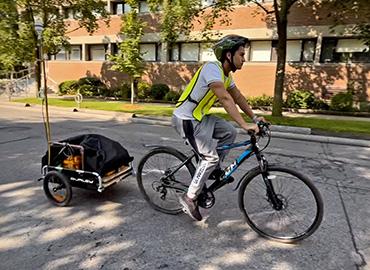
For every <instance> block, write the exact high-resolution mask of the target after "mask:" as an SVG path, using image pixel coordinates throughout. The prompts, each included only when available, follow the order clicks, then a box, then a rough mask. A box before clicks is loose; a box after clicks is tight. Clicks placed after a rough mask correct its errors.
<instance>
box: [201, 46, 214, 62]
mask: <svg viewBox="0 0 370 270" xmlns="http://www.w3.org/2000/svg"><path fill="white" fill-rule="evenodd" d="M216 60H217V58H216V55H215V53H214V52H213V49H212V47H211V45H210V44H206V43H203V44H201V46H200V61H202V62H207V61H216Z"/></svg>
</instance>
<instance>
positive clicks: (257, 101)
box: [248, 94, 274, 107]
mask: <svg viewBox="0 0 370 270" xmlns="http://www.w3.org/2000/svg"><path fill="white" fill-rule="evenodd" d="M273 100H274V98H273V97H270V96H266V95H265V94H263V95H262V96H259V97H249V98H248V104H249V105H250V106H251V107H261V106H272V102H273Z"/></svg>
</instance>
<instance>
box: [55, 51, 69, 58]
mask: <svg viewBox="0 0 370 270" xmlns="http://www.w3.org/2000/svg"><path fill="white" fill-rule="evenodd" d="M55 60H67V53H66V50H65V49H64V48H62V49H61V50H60V51H59V52H58V53H57V54H56V55H55Z"/></svg>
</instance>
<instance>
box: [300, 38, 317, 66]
mask: <svg viewBox="0 0 370 270" xmlns="http://www.w3.org/2000/svg"><path fill="white" fill-rule="evenodd" d="M315 51H316V40H310V39H307V40H303V46H302V59H301V61H302V62H313V61H314V59H315Z"/></svg>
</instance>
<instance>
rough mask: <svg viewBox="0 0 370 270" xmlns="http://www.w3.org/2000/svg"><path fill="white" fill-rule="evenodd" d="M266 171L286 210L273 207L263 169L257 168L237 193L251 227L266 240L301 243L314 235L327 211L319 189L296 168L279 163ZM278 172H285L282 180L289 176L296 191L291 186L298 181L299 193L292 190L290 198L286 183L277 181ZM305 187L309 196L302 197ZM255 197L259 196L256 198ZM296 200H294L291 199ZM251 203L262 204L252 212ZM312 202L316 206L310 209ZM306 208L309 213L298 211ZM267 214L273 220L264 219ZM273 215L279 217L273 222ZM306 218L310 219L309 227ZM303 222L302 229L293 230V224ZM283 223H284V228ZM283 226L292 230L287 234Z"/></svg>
mask: <svg viewBox="0 0 370 270" xmlns="http://www.w3.org/2000/svg"><path fill="white" fill-rule="evenodd" d="M267 172H268V175H269V178H270V179H271V183H272V185H273V187H274V190H275V192H276V194H277V195H278V198H279V199H280V200H281V201H282V202H283V209H281V210H275V209H274V208H273V207H272V204H271V203H270V202H269V200H268V196H267V193H266V185H265V183H264V182H263V178H262V175H261V169H260V168H259V167H256V168H254V169H252V170H251V171H249V172H248V173H246V174H245V175H244V176H243V180H242V184H241V186H240V189H239V196H238V200H239V208H240V210H241V211H242V213H243V214H244V217H245V219H246V221H247V223H248V224H249V226H250V227H251V228H252V229H253V230H254V231H255V232H257V233H258V234H259V235H261V236H263V237H265V238H267V239H270V240H275V241H278V242H283V243H294V242H298V241H301V240H303V239H305V238H307V237H309V236H310V235H312V234H313V233H314V232H315V231H316V230H317V228H318V227H319V226H320V224H321V221H322V218H323V214H324V206H323V201H322V197H321V195H320V192H319V190H318V189H317V188H316V187H315V185H314V184H313V182H312V181H311V180H310V179H309V178H308V177H307V176H305V175H303V174H301V173H299V172H297V171H296V170H294V169H290V168H285V167H280V166H277V165H269V166H268V168H267ZM279 174H282V175H284V174H285V176H284V177H283V178H282V179H283V180H284V181H286V179H287V180H288V181H286V182H287V184H288V185H289V186H288V190H289V189H290V190H291V191H293V190H292V189H294V188H296V187H294V185H296V184H297V183H298V184H299V185H300V186H301V188H300V189H299V190H298V193H297V192H293V193H292V194H288V195H289V196H290V197H287V195H286V193H287V192H288V191H287V190H283V185H284V183H283V182H280V183H279V181H278V180H277V179H278V178H277V177H280V175H279ZM287 176H288V178H287ZM283 180H281V181H283ZM303 187H304V188H305V190H306V191H307V192H308V193H307V194H305V195H306V197H304V196H301V195H302V190H303ZM253 188H254V190H253ZM258 189H259V190H258ZM294 191H297V190H294ZM294 195H297V196H295V197H294V198H293V197H292V196H294ZM253 196H259V197H258V198H255V197H253ZM293 199H294V201H292V200H293ZM245 200H248V202H245ZM257 200H258V201H257ZM288 200H289V201H288ZM251 203H255V204H256V205H258V206H257V207H260V208H261V210H255V212H253V211H250V209H251V208H252V207H251V205H250V204H251ZM299 203H300V206H299V207H296V205H298V204H299ZM310 205H312V206H313V205H314V206H313V207H311V208H310ZM288 208H289V210H288ZM291 208H293V209H291ZM295 208H296V209H295ZM312 208H316V209H312ZM306 209H307V211H308V212H307V213H306V214H303V213H299V211H302V210H306ZM291 211H296V212H297V215H296V216H294V215H295V214H296V213H295V212H294V213H293V212H291ZM311 213H313V214H311ZM284 214H286V216H287V217H283V215H284ZM264 216H267V218H270V221H269V222H266V220H263V217H264ZM272 218H276V219H277V220H275V221H272ZM278 219H281V220H278ZM289 219H292V220H289ZM306 220H308V222H307V226H306ZM276 221H280V222H281V223H280V224H277V223H276ZM300 222H302V224H303V225H305V228H304V229H303V230H300V231H294V227H296V225H298V224H300ZM282 223H284V224H282ZM282 225H284V227H282ZM277 228H279V229H277ZM283 229H285V230H288V231H290V230H292V232H291V233H290V232H288V231H287V232H286V233H285V232H283Z"/></svg>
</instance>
